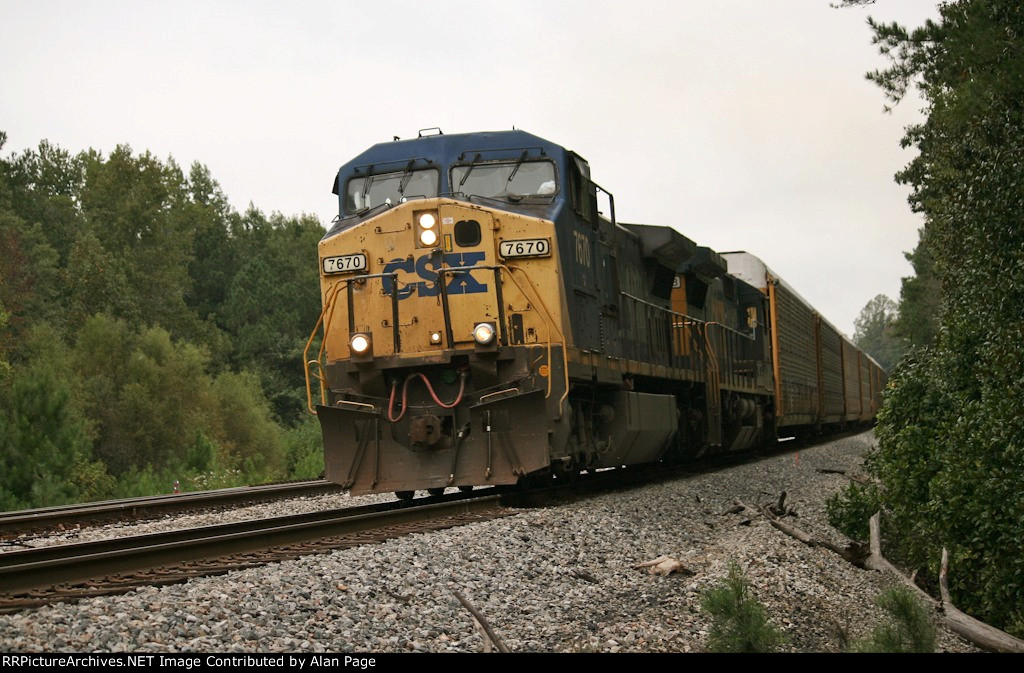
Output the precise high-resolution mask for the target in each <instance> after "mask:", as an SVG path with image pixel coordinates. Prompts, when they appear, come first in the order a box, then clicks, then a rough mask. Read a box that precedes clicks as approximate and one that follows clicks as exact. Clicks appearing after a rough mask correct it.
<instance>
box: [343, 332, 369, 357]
mask: <svg viewBox="0 0 1024 673" xmlns="http://www.w3.org/2000/svg"><path fill="white" fill-rule="evenodd" d="M348 345H349V348H351V349H352V354H353V355H365V354H366V353H369V352H370V335H369V334H353V335H352V338H351V339H350V340H349V342H348Z"/></svg>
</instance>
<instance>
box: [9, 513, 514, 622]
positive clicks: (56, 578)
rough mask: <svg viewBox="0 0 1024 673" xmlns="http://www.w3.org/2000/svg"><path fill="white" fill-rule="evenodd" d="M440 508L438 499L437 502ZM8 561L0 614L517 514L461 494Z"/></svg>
mask: <svg viewBox="0 0 1024 673" xmlns="http://www.w3.org/2000/svg"><path fill="white" fill-rule="evenodd" d="M431 500H432V501H433V500H435V499H433V498H432V499H431ZM438 500H440V501H433V502H429V503H428V504H424V505H412V506H400V505H398V504H397V503H382V504H377V505H367V506H363V507H354V508H349V509H342V510H330V511H324V512H313V513H310V514H302V515H295V516H283V517H274V518H270V519H261V520H255V521H245V522H240V523H231V524H221V525H218V526H206V527H203V528H198V529H191V530H178V531H169V532H164V533H152V534H147V535H138V536H133V537H126V538H115V539H112V540H100V541H96V542H85V543H79V544H70V545H58V546H54V547H42V548H38V549H27V550H22V551H14V552H8V553H6V554H0V612H12V611H17V610H21V609H25V608H29V607H36V606H38V605H43V604H46V603H49V602H54V601H58V600H67V599H74V598H82V597H86V596H94V595H102V594H110V593H119V592H123V591H127V590H130V589H132V588H134V587H136V586H140V585H155V584H166V583H174V582H180V581H183V580H185V579H188V578H189V577H195V576H200V575H210V574H217V573H223V572H227V571H229V570H236V569H239V568H244V567H249V566H252V565H258V564H260V563H266V562H268V561H275V560H282V559H285V558H294V557H297V556H301V555H303V554H308V553H313V552H317V551H325V550H329V549H333V548H343V547H350V546H354V545H358V544H368V543H373V542H380V541H382V540H385V539H388V538H391V537H397V536H400V535H406V534H409V533H413V532H420V531H426V530H437V529H440V528H449V527H452V526H457V525H460V524H463V523H468V522H470V521H478V520H484V519H491V518H496V517H500V516H505V515H507V514H510V513H511V511H509V510H506V509H504V508H503V507H501V505H500V496H498V495H487V496H483V497H479V496H477V497H473V496H472V495H470V494H453V495H452V496H449V497H444V498H441V499H438Z"/></svg>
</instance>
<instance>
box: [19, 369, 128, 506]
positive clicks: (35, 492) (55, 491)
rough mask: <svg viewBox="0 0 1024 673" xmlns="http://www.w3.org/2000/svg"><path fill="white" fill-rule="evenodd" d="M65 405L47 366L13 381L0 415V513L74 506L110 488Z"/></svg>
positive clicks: (63, 391) (62, 387)
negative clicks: (24, 509) (0, 479)
mask: <svg viewBox="0 0 1024 673" xmlns="http://www.w3.org/2000/svg"><path fill="white" fill-rule="evenodd" d="M69 400H70V391H69V390H68V387H67V385H66V384H64V383H62V382H61V380H60V378H59V377H58V374H57V371H56V370H55V369H54V368H53V367H52V365H51V364H50V363H48V362H46V361H37V362H32V363H31V364H30V366H28V367H26V368H24V369H22V370H21V371H19V372H18V374H17V375H15V377H14V381H13V385H12V387H11V392H10V398H9V400H8V407H7V408H6V409H3V410H2V412H0V474H2V475H3V480H2V483H0V510H12V509H21V508H25V507H38V506H44V505H60V504H65V503H69V502H76V501H79V500H81V499H84V498H88V497H89V496H90V495H92V494H94V493H98V492H103V491H104V490H105V489H106V488H107V487H108V486H109V483H110V482H109V477H108V476H107V475H106V472H105V469H104V468H103V466H102V465H101V464H99V463H95V462H94V461H92V460H91V452H92V447H91V446H90V445H89V439H88V436H87V433H86V426H85V423H84V422H83V420H82V419H81V418H79V417H78V416H77V414H75V412H74V410H73V409H72V407H71V404H70V402H69Z"/></svg>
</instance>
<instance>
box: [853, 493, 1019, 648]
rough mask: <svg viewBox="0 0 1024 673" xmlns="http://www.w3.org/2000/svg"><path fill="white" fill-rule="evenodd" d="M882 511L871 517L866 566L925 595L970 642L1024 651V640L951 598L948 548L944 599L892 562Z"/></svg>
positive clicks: (944, 564) (941, 587) (942, 587)
mask: <svg viewBox="0 0 1024 673" xmlns="http://www.w3.org/2000/svg"><path fill="white" fill-rule="evenodd" d="M880 517H881V512H876V513H875V514H874V516H872V517H871V518H870V519H869V520H868V526H869V528H870V531H871V541H870V544H871V555H870V556H869V557H868V559H867V561H866V562H865V564H864V565H865V566H866V567H867V568H869V569H871V570H885V571H888V572H890V573H892V574H894V575H896V577H897V578H898V579H899V580H900V581H901V582H903V584H905V585H907V586H908V587H910V588H911V589H913V590H914V593H916V594H917V595H918V596H920V597H921V599H922V600H924V601H925V602H926V603H927V604H929V605H931V606H932V607H933V608H935V609H936V610H940V611H941V612H942V613H943V621H944V622H945V623H946V627H947V628H948V629H949V630H950V631H952V632H953V633H956V634H958V635H960V636H961V637H963V638H964V639H965V640H967V641H968V642H971V643H973V644H975V645H977V646H978V647H980V648H982V649H985V650H994V651H996V652H1021V653H1024V641H1022V640H1020V639H1018V638H1014V637H1013V636H1011V635H1010V634H1009V633H1006V632H1005V631H1001V630H999V629H997V628H996V627H994V626H991V625H989V624H986V623H985V622H982V621H980V620H977V619H975V618H974V617H971V616H970V615H968V614H965V613H963V612H961V611H960V610H959V609H957V607H956V606H955V605H953V601H952V600H950V597H949V587H948V584H947V581H946V576H947V572H948V565H949V554H948V553H947V552H946V549H945V547H943V549H942V567H941V569H940V571H939V591H940V592H941V594H942V600H941V601H937V600H935V599H934V598H932V597H931V596H929V595H928V594H927V593H926V592H925V591H924V590H922V589H921V588H920V587H919V586H917V585H916V584H914V582H913V581H912V580H911V579H910V578H909V577H907V576H906V575H904V574H903V573H902V572H900V570H899V569H897V568H896V566H894V565H893V564H891V563H889V561H888V560H886V558H885V557H884V556H882V542H881V534H880V528H881V525H880V523H879V521H880Z"/></svg>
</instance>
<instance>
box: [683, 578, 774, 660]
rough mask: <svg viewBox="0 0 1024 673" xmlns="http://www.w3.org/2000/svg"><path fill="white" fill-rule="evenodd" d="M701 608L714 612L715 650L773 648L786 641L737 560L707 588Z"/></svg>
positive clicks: (710, 636) (712, 643)
mask: <svg viewBox="0 0 1024 673" xmlns="http://www.w3.org/2000/svg"><path fill="white" fill-rule="evenodd" d="M701 608H702V609H703V610H704V611H705V612H707V613H708V614H710V615H711V619H712V623H711V631H710V633H709V634H708V649H709V650H710V651H712V652H772V651H774V650H775V649H776V648H778V647H779V646H780V645H782V643H783V642H784V641H785V637H784V636H783V634H782V632H781V631H779V630H778V629H777V628H776V627H775V626H773V625H772V624H770V623H769V622H768V619H767V618H766V617H765V614H764V608H762V607H761V605H760V604H759V603H758V602H757V600H755V599H754V598H753V596H751V595H750V582H749V581H748V580H747V578H746V576H745V575H744V574H743V571H742V569H740V567H739V565H737V564H736V563H735V562H732V563H730V564H729V575H728V577H726V578H725V579H724V580H722V581H721V582H720V583H719V584H718V585H716V586H715V587H713V588H711V589H709V590H707V591H706V592H704V594H703V596H702V597H701Z"/></svg>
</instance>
